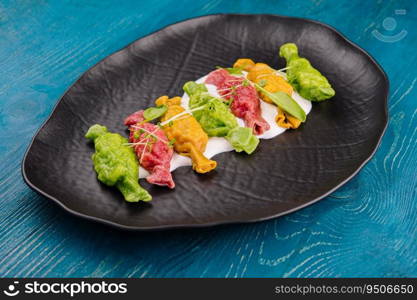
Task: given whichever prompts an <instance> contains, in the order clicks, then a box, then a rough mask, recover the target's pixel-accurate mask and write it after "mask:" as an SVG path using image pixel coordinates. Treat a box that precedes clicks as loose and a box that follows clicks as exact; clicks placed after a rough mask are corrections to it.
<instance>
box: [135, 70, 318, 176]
mask: <svg viewBox="0 0 417 300" xmlns="http://www.w3.org/2000/svg"><path fill="white" fill-rule="evenodd" d="M245 76H246V73H245ZM206 77H207V75H206V76H204V77H201V78H200V79H198V80H196V82H197V83H204V81H205V79H206ZM205 85H206V87H207V89H208V92H209V94H210V95H212V96H213V97H217V98H220V95H219V94H218V93H217V88H216V87H215V86H214V85H212V84H205ZM291 96H292V98H293V99H294V100H295V101H296V102H297V103H298V104H299V105H300V106H301V107H302V109H303V110H304V111H305V113H306V114H308V113H309V112H310V110H311V102H310V101H308V100H306V99H304V98H303V97H301V96H300V95H299V94H298V93H297V92H295V91H294V92H293V93H292V95H291ZM189 101H190V98H189V97H188V95H187V94H186V93H184V95H183V96H182V100H181V106H182V107H184V108H185V109H188V102H189ZM260 101H261V114H262V117H263V118H264V119H265V121H267V122H268V124H269V126H270V129H269V130H268V131H266V132H264V133H263V134H261V135H258V138H260V139H272V138H273V137H276V136H277V135H279V134H281V133H283V132H284V131H285V130H286V129H285V128H282V127H279V126H278V125H277V123H276V122H275V117H276V115H277V114H278V112H277V107H276V106H275V105H273V104H269V103H266V102H265V101H262V100H260ZM236 120H237V122H238V124H239V126H242V127H244V126H245V122H244V121H243V120H242V119H240V118H236ZM233 150H234V149H233V147H232V145H231V144H230V143H229V142H228V141H227V140H226V139H225V138H223V137H210V138H209V139H208V143H207V146H206V151H205V152H204V155H205V156H206V157H207V158H212V157H213V156H215V155H217V154H220V153H223V152H229V151H233ZM255 155H256V152H255ZM191 165H192V164H191V159H190V158H189V157H186V156H182V155H179V154H178V153H176V152H174V155H173V156H172V159H171V172H172V171H174V170H175V169H176V168H179V167H183V166H191ZM148 175H149V172H148V171H146V170H145V169H144V168H142V167H139V178H145V177H146V176H148Z"/></svg>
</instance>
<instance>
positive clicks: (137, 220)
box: [22, 15, 388, 229]
mask: <svg viewBox="0 0 417 300" xmlns="http://www.w3.org/2000/svg"><path fill="white" fill-rule="evenodd" d="M286 42H294V43H296V44H297V45H298V47H299V51H300V54H301V55H302V56H304V57H307V58H308V59H309V60H310V61H311V63H312V64H313V66H315V67H316V68H317V69H319V70H320V71H321V72H322V73H323V74H324V75H325V76H326V77H327V78H328V79H329V81H330V83H331V84H332V85H333V87H334V89H335V90H336V96H335V97H334V98H332V99H330V100H328V101H325V102H322V103H313V108H312V111H311V113H310V114H309V115H308V118H307V122H306V123H304V124H303V125H302V126H301V128H300V129H297V130H292V131H291V130H290V131H286V132H285V133H284V134H282V135H279V136H278V137H276V138H273V139H270V140H262V141H261V143H260V145H259V147H258V149H257V150H256V152H255V153H254V154H252V155H250V156H248V155H245V154H239V153H235V152H228V153H223V154H220V155H218V156H216V157H215V160H216V161H217V162H218V167H217V168H216V169H215V171H213V172H210V173H209V174H204V175H199V174H196V173H195V172H193V171H192V169H191V168H190V167H182V168H179V169H177V170H176V171H174V172H173V176H174V180H175V182H176V188H175V190H169V189H167V188H163V187H157V186H150V185H149V184H148V183H146V181H145V180H141V184H142V186H144V187H145V188H146V189H147V190H148V191H149V192H150V193H151V194H152V195H153V200H152V202H151V203H127V202H125V201H124V200H123V198H122V196H121V194H120V193H119V192H118V191H117V190H116V189H114V188H110V187H107V186H105V185H103V184H101V183H100V182H99V181H97V178H96V174H95V172H94V170H93V166H92V161H91V155H92V153H93V151H94V149H93V146H92V145H91V143H89V142H88V141H87V140H86V139H85V138H84V134H85V132H86V131H87V129H88V128H89V126H90V125H92V124H95V123H100V124H103V125H106V126H107V127H108V128H109V130H111V131H114V132H117V133H120V134H122V135H124V136H127V131H126V128H125V126H124V125H123V119H124V118H125V117H126V116H127V115H129V114H130V113H132V112H134V111H136V110H139V109H143V108H146V107H148V106H151V105H152V104H153V103H154V100H155V99H156V98H157V97H159V96H161V95H165V94H167V95H169V96H176V95H180V96H181V95H182V85H183V84H184V83H185V82H186V81H188V80H195V79H197V78H200V77H201V76H203V75H205V74H207V73H208V72H210V71H211V70H213V69H214V68H215V67H216V66H230V65H232V64H233V62H234V61H235V60H236V59H237V58H240V57H250V58H252V59H253V60H254V61H259V62H265V63H268V64H270V65H272V66H274V67H275V68H282V67H284V66H285V65H284V60H282V59H280V58H279V57H278V47H279V46H280V45H282V44H283V43H286ZM387 94H388V80H387V77H386V76H385V74H384V72H383V71H382V69H381V68H380V67H379V66H378V64H377V63H376V62H375V61H374V60H373V59H372V58H371V57H370V56H369V55H368V54H367V53H366V52H365V51H363V50H362V49H360V48H359V47H358V46H356V45H354V44H353V43H352V42H350V41H348V40H347V39H346V38H344V37H343V36H342V35H341V34H340V33H338V32H337V31H336V30H334V29H333V28H331V27H329V26H327V25H324V24H321V23H318V22H315V21H310V20H306V19H298V18H289V17H282V16H274V15H211V16H205V17H200V18H196V19H190V20H187V21H184V22H181V23H177V24H174V25H171V26H169V27H166V28H164V29H162V30H160V31H158V32H155V33H153V34H151V35H149V36H146V37H144V38H141V39H139V40H137V41H135V42H134V43H132V44H130V45H128V46H127V47H126V48H124V49H122V50H120V51H118V52H116V53H114V54H112V55H110V56H108V57H107V58H105V59H104V60H102V61H101V62H99V63H98V64H97V65H95V66H94V67H93V68H91V69H90V70H88V71H87V72H86V73H85V74H84V75H82V76H81V78H79V80H78V81H77V82H76V83H75V84H74V85H72V86H71V87H70V88H69V89H68V91H67V92H66V93H65V94H64V95H63V96H62V98H61V99H60V100H59V102H58V104H57V105H56V107H55V109H54V111H53V113H52V114H51V116H50V117H49V119H48V120H47V121H46V123H45V124H44V125H43V126H42V127H41V129H40V130H39V131H38V132H37V134H36V136H35V137H34V139H33V141H32V143H31V145H30V146H29V148H28V150H27V152H26V155H25V158H24V161H23V164H22V170H23V175H24V178H25V181H26V182H27V183H28V185H29V186H30V187H32V188H33V189H35V190H36V191H38V192H40V193H41V194H43V195H45V196H46V197H48V198H50V199H52V200H54V201H55V202H57V203H58V204H60V205H61V206H62V207H64V208H65V209H66V210H68V211H69V212H71V213H73V214H76V215H78V216H83V217H86V218H90V219H94V220H97V221H102V222H105V223H108V224H113V225H116V226H119V227H122V228H129V229H161V228H172V227H193V226H208V225H215V224H223V223H236V222H252V221H259V220H265V219H269V218H273V217H277V216H280V215H283V214H286V213H289V212H292V211H295V210H297V209H300V208H302V207H305V206H306V205H309V204H312V203H314V202H316V201H318V200H319V199H322V198H323V197H325V196H326V195H328V194H329V193H331V192H332V191H334V190H335V189H337V188H338V187H340V186H341V185H342V184H344V183H345V182H347V181H348V180H349V179H350V178H351V177H352V176H354V175H355V174H356V173H357V172H358V171H359V169H360V168H361V167H362V166H363V165H364V164H365V163H366V162H367V161H368V160H369V159H370V157H371V156H372V155H373V153H374V152H375V150H376V148H377V146H378V144H379V142H380V139H381V137H382V135H383V133H384V130H385V127H386V125H387V103H386V102H387Z"/></svg>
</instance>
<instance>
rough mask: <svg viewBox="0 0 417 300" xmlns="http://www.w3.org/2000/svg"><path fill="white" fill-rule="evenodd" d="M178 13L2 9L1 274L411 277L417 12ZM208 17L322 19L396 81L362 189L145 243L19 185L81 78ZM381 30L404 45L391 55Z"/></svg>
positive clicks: (167, 4)
mask: <svg viewBox="0 0 417 300" xmlns="http://www.w3.org/2000/svg"><path fill="white" fill-rule="evenodd" d="M184 2H185V1H184ZM184 2H179V1H172V0H160V1H150V0H146V1H134V0H125V1H115V0H101V1H94V0H84V1H71V0H50V1H47V0H27V1H23V0H20V1H9V0H3V1H1V3H0V162H1V170H0V244H1V248H0V276H2V277H10V276H28V277H35V276H42V277H43V276H45V277H61V276H63V277H89V276H103V277H241V276H243V277H280V276H288V277H306V276H312V277H331V276H337V277H343V276H371V277H374V276H384V277H388V276H404V277H405V276H417V255H416V253H417V202H416V200H417V199H416V198H417V197H416V194H417V188H416V187H417V182H416V181H417V176H416V172H415V169H416V168H417V159H416V155H415V152H416V132H417V130H416V128H417V105H416V103H417V102H416V97H417V88H416V87H415V85H416V81H417V76H416V75H417V74H416V70H415V69H416V67H417V53H416V51H415V49H416V48H417V38H416V32H415V28H416V25H417V19H416V16H417V14H416V10H417V4H416V2H415V1H413V0H403V1H373V0H371V1H359V0H350V1H348V0H346V1H330V0H315V1H310V0H299V1H283V0H281V1H278V0H276V1H272V0H270V1H266V0H262V1H223V0H213V1H207V0H205V1H203V0H194V1H189V2H187V4H185V3H184ZM396 10H403V11H402V14H401V13H399V12H398V11H397V14H396ZM400 12H401V11H400ZM404 12H405V14H403V13H404ZM212 13H274V14H282V15H289V16H298V17H307V18H311V19H315V20H319V21H322V22H325V23H328V24H330V25H332V26H334V27H336V28H337V29H338V30H340V31H341V32H342V33H343V34H344V35H346V36H347V37H348V38H349V39H351V40H352V41H354V42H356V43H358V44H359V45H360V46H361V47H363V48H364V49H366V50H367V51H368V52H370V53H371V54H372V55H373V56H374V57H375V58H376V59H377V60H378V61H379V63H380V64H381V65H382V67H383V68H384V69H385V70H386V72H387V73H388V76H389V79H390V82H391V93H390V99H389V112H390V121H389V126H388V129H387V131H386V134H385V137H384V138H383V140H382V144H381V146H380V148H379V150H378V152H377V153H376V155H375V157H374V158H373V159H372V160H371V161H370V162H369V163H368V164H367V165H366V166H365V167H364V169H363V170H362V171H361V172H360V173H359V174H358V175H357V176H356V177H355V178H354V179H352V180H351V181H350V182H349V183H347V184H346V185H345V186H344V187H342V188H341V189H339V190H338V191H336V192H335V193H333V194H332V195H331V196H329V197H327V198H326V199H324V200H323V201H320V202H319V203H317V204H315V205H312V206H310V207H307V208H305V209H303V210H300V211H298V212H296V213H293V214H291V215H288V216H285V217H282V218H279V219H275V220H270V221H266V222H261V223H256V224H245V225H232V226H222V227H214V228H206V229H198V230H197V229H196V230H182V231H167V232H148V233H138V232H122V231H119V230H116V229H113V228H109V227H106V226H103V225H100V224H95V223H91V222H89V221H86V220H82V219H79V218H76V217H73V216H70V215H68V214H67V213H65V212H64V211H63V210H62V209H61V208H59V207H58V206H57V205H55V204H53V203H52V202H51V201H48V200H47V199H45V198H44V197H41V196H39V195H37V194H36V193H35V192H33V191H31V190H30V189H29V188H28V187H27V186H26V185H25V184H24V183H23V180H22V177H21V174H20V163H21V159H22V157H23V154H24V151H25V149H26V147H27V146H28V144H29V142H30V139H31V137H32V136H33V134H34V133H35V131H36V130H37V128H39V126H40V125H41V124H42V123H43V122H44V121H45V119H46V118H47V116H48V115H49V113H50V112H51V110H52V108H53V106H54V104H55V103H56V101H57V99H58V98H59V96H60V95H61V94H62V93H63V92H64V91H65V90H66V89H67V88H68V87H69V86H70V85H71V84H72V83H73V82H74V81H75V80H76V79H77V78H78V76H80V75H81V74H82V73H83V72H84V71H85V70H87V69H88V68H89V67H91V66H92V65H94V64H95V63H96V62H97V61H99V60H100V59H102V58H104V57H105V56H107V55H109V54H111V53H112V52H114V51H115V50H117V49H119V48H121V47H123V46H124V45H126V44H128V43H130V42H132V41H134V40H135V39H137V38H139V37H141V36H144V35H146V34H148V33H150V32H153V31H155V30H157V29H159V28H162V27H164V26H166V25H168V24H171V23H174V22H177V21H180V20H183V19H186V18H190V17H195V16H200V15H205V14H212ZM387 18H393V19H394V20H395V22H396V24H395V23H394V22H393V21H392V20H393V19H388V21H387ZM384 20H385V22H384ZM393 25H396V26H393ZM384 26H385V27H384ZM394 27H396V28H394ZM374 30H378V32H380V33H383V34H385V35H386V36H395V34H397V33H400V32H401V31H402V30H405V31H407V33H406V36H405V37H403V38H401V39H400V40H399V41H397V42H394V43H388V42H384V41H381V40H380V39H377V38H376V37H375V36H374V34H373V31H374Z"/></svg>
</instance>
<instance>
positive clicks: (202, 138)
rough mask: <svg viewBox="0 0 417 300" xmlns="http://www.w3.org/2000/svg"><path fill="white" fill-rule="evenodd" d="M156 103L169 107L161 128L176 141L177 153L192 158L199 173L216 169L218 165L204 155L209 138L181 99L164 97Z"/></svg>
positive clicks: (170, 138)
mask: <svg viewBox="0 0 417 300" xmlns="http://www.w3.org/2000/svg"><path fill="white" fill-rule="evenodd" d="M155 103H156V105H158V106H160V105H166V106H167V107H168V110H167V112H166V113H165V114H164V115H163V117H162V118H161V121H162V123H161V126H162V129H163V130H164V132H165V134H166V136H167V137H168V139H169V140H173V141H174V149H175V151H176V152H177V153H179V154H181V155H184V156H189V157H191V160H192V166H193V169H194V170H195V171H196V172H198V173H207V172H209V171H211V170H213V169H214V168H216V166H217V163H216V162H215V161H214V160H210V159H208V158H207V157H205V156H204V154H203V153H204V151H205V150H206V145H207V142H208V136H207V134H206V133H205V132H204V130H203V128H201V125H200V124H199V123H198V122H197V120H196V119H195V118H194V117H193V116H192V115H190V114H189V113H187V112H186V111H185V109H184V108H183V107H182V106H181V105H180V103H181V98H180V97H174V98H171V99H169V98H168V96H162V97H159V98H158V99H157V100H156V101H155Z"/></svg>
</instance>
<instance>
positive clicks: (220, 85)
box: [205, 69, 270, 135]
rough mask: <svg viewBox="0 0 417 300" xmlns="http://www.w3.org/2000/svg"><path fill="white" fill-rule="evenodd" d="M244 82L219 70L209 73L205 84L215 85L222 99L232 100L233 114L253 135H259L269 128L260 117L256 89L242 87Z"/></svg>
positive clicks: (246, 86)
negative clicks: (250, 129) (243, 122)
mask: <svg viewBox="0 0 417 300" xmlns="http://www.w3.org/2000/svg"><path fill="white" fill-rule="evenodd" d="M244 80H245V79H244V78H242V77H237V76H232V75H230V74H229V72H227V71H226V70H224V69H219V70H216V71H213V72H211V73H210V74H209V75H208V77H207V79H206V81H205V83H207V84H213V85H215V86H216V87H217V92H218V93H219V94H220V95H221V96H222V97H223V98H226V99H227V100H232V104H231V106H230V108H231V110H232V112H233V114H234V115H235V116H236V117H238V118H241V119H243V120H244V121H245V125H246V127H249V128H252V130H253V133H254V134H256V135H260V134H263V133H264V132H265V131H267V130H269V128H270V126H269V124H268V122H266V121H265V119H264V118H263V117H262V115H261V103H260V101H259V97H258V93H257V92H256V89H255V88H254V87H253V86H251V85H243V84H242V83H243V81H244Z"/></svg>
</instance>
